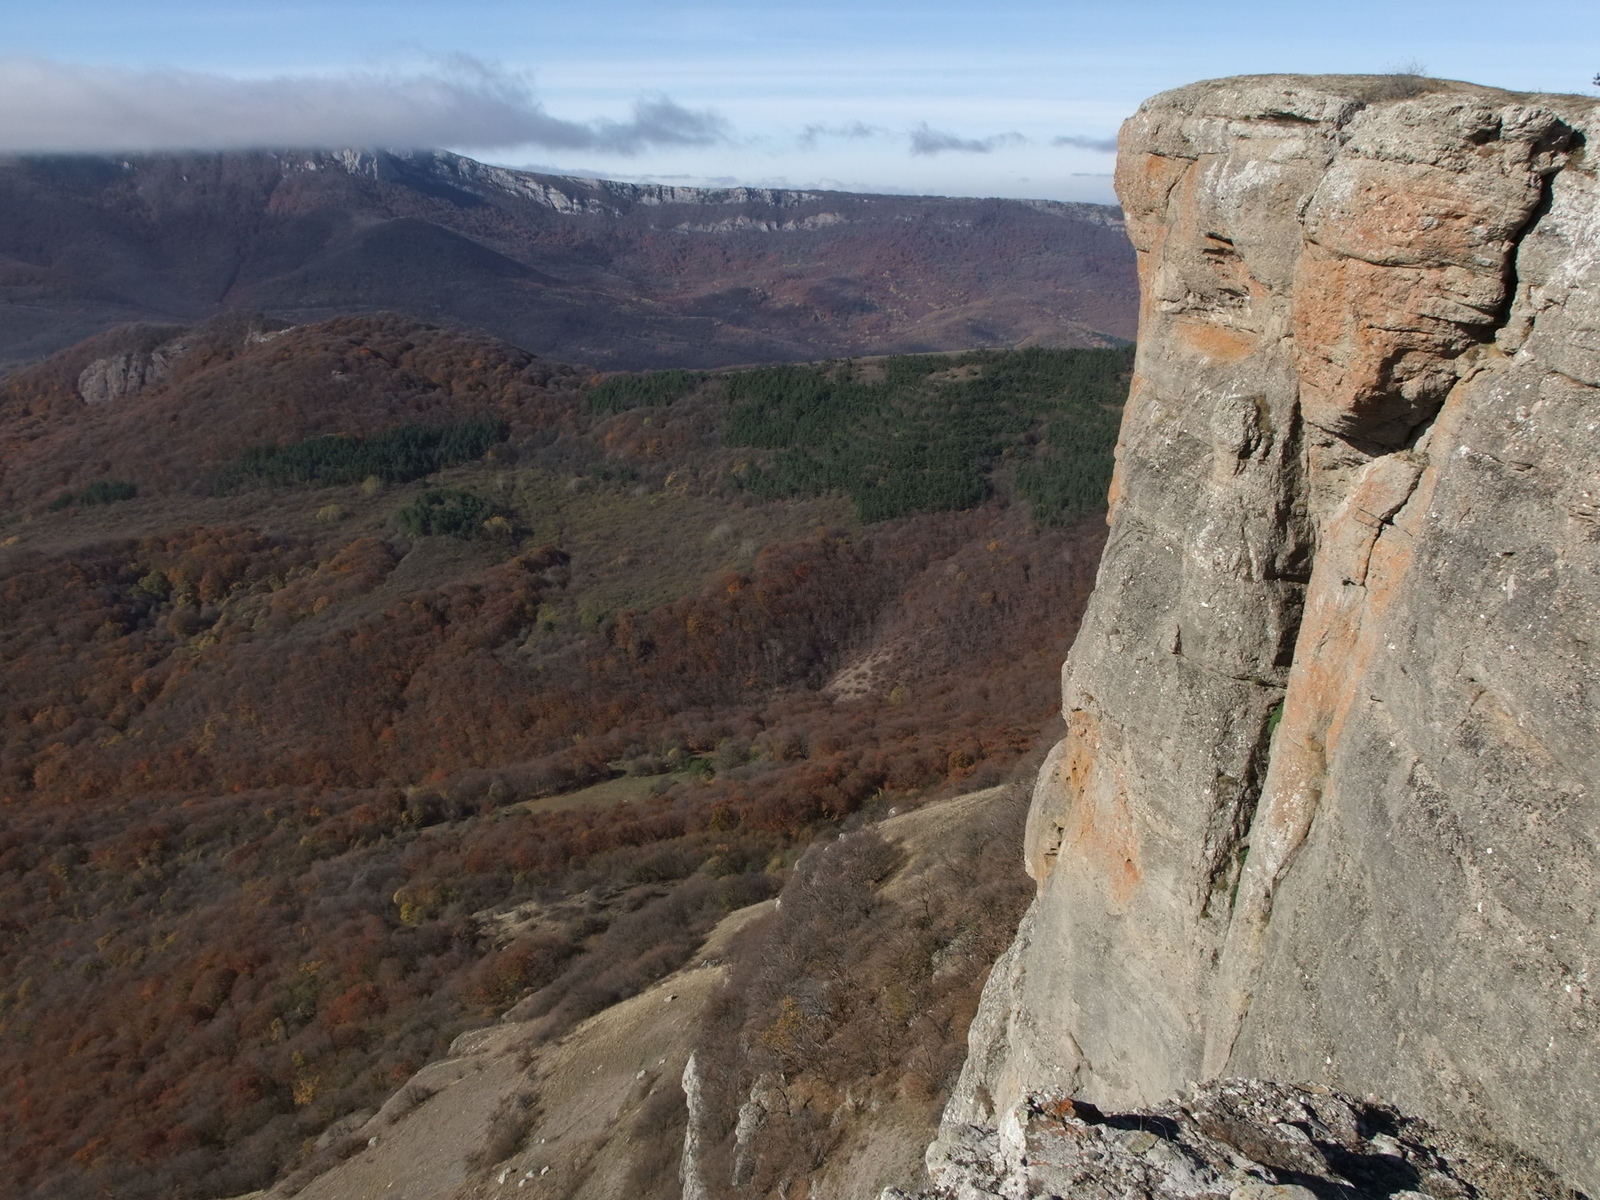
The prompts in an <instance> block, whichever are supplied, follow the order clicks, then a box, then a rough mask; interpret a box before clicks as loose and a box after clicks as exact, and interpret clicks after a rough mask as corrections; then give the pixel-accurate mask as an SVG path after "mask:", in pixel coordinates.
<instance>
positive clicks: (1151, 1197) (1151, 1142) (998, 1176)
mask: <svg viewBox="0 0 1600 1200" xmlns="http://www.w3.org/2000/svg"><path fill="white" fill-rule="evenodd" d="M972 1132H973V1133H974V1134H975V1136H969V1137H968V1138H967V1139H966V1140H965V1141H964V1142H962V1143H960V1144H959V1145H951V1146H949V1147H947V1151H946V1154H945V1156H944V1158H943V1160H942V1161H941V1162H939V1163H936V1164H932V1165H933V1168H934V1176H935V1179H936V1180H937V1181H940V1182H943V1181H945V1180H947V1179H949V1178H950V1177H955V1178H957V1179H958V1180H959V1181H960V1182H962V1183H966V1184H967V1185H968V1186H969V1187H974V1191H973V1192H971V1193H968V1195H972V1194H976V1195H978V1196H981V1195H983V1194H984V1193H988V1194H990V1195H1000V1196H1005V1197H1008V1198H1013V1197H1014V1198H1016V1200H1023V1198H1025V1197H1034V1196H1055V1197H1060V1196H1071V1197H1116V1198H1118V1200H1123V1198H1133V1197H1138V1198H1140V1200H1146V1198H1148V1200H1196V1198H1198V1197H1218V1198H1220V1197H1224V1196H1226V1197H1228V1200H1317V1198H1318V1197H1328V1196H1337V1197H1339V1198H1340V1200H1358V1198H1360V1197H1363V1196H1385V1197H1392V1198H1394V1200H1425V1198H1426V1197H1430V1196H1431V1197H1435V1198H1436V1200H1466V1198H1467V1197H1472V1196H1486V1197H1487V1196H1492V1197H1496V1200H1523V1198H1526V1200H1534V1198H1535V1197H1538V1198H1539V1200H1578V1197H1577V1196H1576V1195H1575V1194H1574V1193H1572V1192H1571V1191H1570V1190H1568V1189H1567V1188H1565V1187H1563V1186H1562V1185H1561V1183H1560V1182H1559V1181H1558V1180H1557V1179H1555V1178H1554V1177H1553V1176H1551V1175H1550V1174H1549V1173H1548V1172H1547V1171H1545V1170H1544V1169H1542V1168H1541V1167H1540V1166H1539V1165H1538V1164H1537V1163H1535V1162H1533V1161H1531V1160H1529V1159H1527V1158H1526V1157H1525V1156H1522V1155H1519V1154H1517V1153H1516V1152H1515V1151H1508V1150H1507V1149H1505V1148H1503V1147H1502V1148H1492V1147H1488V1146H1485V1145H1482V1144H1474V1143H1473V1142H1472V1141H1471V1140H1469V1139H1465V1138H1462V1137H1460V1136H1458V1135H1453V1134H1451V1133H1448V1132H1445V1131H1442V1130H1438V1129H1434V1128H1432V1127H1430V1126H1429V1125H1428V1123H1427V1122H1425V1121H1419V1120H1417V1119H1415V1118H1413V1117H1408V1116H1406V1115H1404V1114H1402V1113H1400V1112H1398V1111H1397V1110H1395V1109H1393V1108H1391V1107H1388V1106H1387V1105H1382V1104H1376V1103H1373V1102H1371V1101H1361V1100H1357V1099H1356V1098H1355V1097H1353V1096H1347V1095H1343V1094H1341V1093H1339V1092H1337V1091H1335V1090H1334V1089H1332V1088H1330V1087H1326V1086H1322V1085H1317V1084H1312V1085H1309V1086H1306V1087H1296V1086H1290V1085H1284V1084H1276V1083H1263V1082H1261V1081H1259V1080H1246V1079H1228V1080H1213V1081H1212V1082H1210V1083H1207V1084H1205V1085H1204V1086H1201V1087H1196V1088H1193V1089H1191V1090H1190V1092H1189V1093H1188V1094H1187V1095H1185V1096H1184V1097H1183V1098H1182V1099H1181V1100H1169V1101H1167V1102H1165V1103H1163V1104H1160V1105H1157V1106H1155V1107H1153V1108H1146V1109H1139V1110H1137V1111H1134V1112H1120V1113H1102V1112H1101V1111H1100V1110H1099V1109H1098V1108H1096V1107H1095V1106H1094V1105H1092V1104H1088V1103H1086V1102H1084V1101H1072V1100H1066V1099H1053V1100H1052V1099H1044V1098H1039V1097H1035V1098H1032V1099H1030V1100H1029V1101H1027V1102H1026V1103H1025V1104H1022V1105H1019V1106H1018V1107H1017V1108H1016V1109H1014V1110H1013V1111H1012V1112H1011V1113H1010V1114H1008V1117H1007V1119H1006V1121H1004V1122H1003V1123H1002V1125H1001V1128H1000V1129H999V1130H996V1131H972ZM974 1185H981V1186H974ZM882 1200H909V1197H908V1196H907V1194H906V1193H905V1192H902V1191H899V1190H898V1189H893V1188H891V1189H887V1190H886V1191H885V1192H884V1193H883V1197H882Z"/></svg>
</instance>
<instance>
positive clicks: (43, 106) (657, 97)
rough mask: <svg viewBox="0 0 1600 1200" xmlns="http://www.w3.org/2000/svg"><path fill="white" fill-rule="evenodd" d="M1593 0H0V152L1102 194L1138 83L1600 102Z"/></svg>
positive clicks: (1146, 89)
mask: <svg viewBox="0 0 1600 1200" xmlns="http://www.w3.org/2000/svg"><path fill="white" fill-rule="evenodd" d="M1595 15H1596V10H1595V6H1594V3H1593V0H1587V2H1585V3H1576V2H1570V0H1548V2H1533V3H1523V4H1520V5H1518V6H1516V7H1515V8H1512V7H1509V6H1507V5H1505V4H1504V3H1497V4H1494V5H1490V4H1487V3H1480V2H1479V0H1458V2H1455V3H1436V2H1433V0H1427V2H1411V3H1407V2H1405V0H1390V2H1388V3H1373V2H1370V0H1348V2H1346V3H1341V4H1328V3H1310V4H1299V5H1294V4H1284V3H1281V2H1280V3H1273V4H1268V3H1253V2H1239V3H1212V4H1204V3H1190V4H1181V3H1168V2H1160V0H1133V2H1124V3H1120V4H1104V3H1100V4H1086V3H1079V2H1077V0H1065V2H1059V3H1054V4H1044V3H1023V2H1012V3H1006V2H1003V0H1002V2H999V3H989V4H986V5H985V4H978V3H963V4H956V3H947V2H945V0H933V2H923V3H918V4H910V3H885V2H882V0H859V2H856V3H841V2H837V0H829V2H827V3H791V4H788V5H783V4H773V3H770V2H769V3H765V4H763V3H759V2H755V0H744V2H741V3H727V2H723V0H699V2H693V3H672V2H671V0H656V2H655V3H637V2H631V0H629V2H623V0H588V2H584V0H564V2H563V3H547V2H545V0H536V2H529V0H521V2H516V3H513V2H510V0H464V2H460V3H455V4H450V5H444V4H433V3H421V2H417V0H385V2H384V3H375V2H371V0H359V2H355V0H350V2H343V3H295V2H292V0H291V2H289V3H281V4H274V5H270V6H268V5H255V4H248V3H234V4H223V3H219V2H217V0H208V2H206V3H200V2H198V0H167V2H165V3H139V2H137V0H120V2H110V0H51V2H49V3H44V2H39V0H7V3H6V5H5V11H4V16H3V19H0V150H7V149H8V150H23V151H27V150H88V149H101V150H131V149H139V148H143V147H157V146H159V147H171V146H176V145H194V146H199V147H202V148H206V147H221V146H227V145H242V144H263V143H273V142H277V143H282V142H285V141H292V142H294V143H296V144H302V145H309V144H312V143H321V144H347V143H353V142H369V143H375V144H384V145H397V144H400V143H401V142H402V140H408V141H414V142H417V143H419V144H420V143H422V142H426V143H429V144H444V145H449V146H451V147H452V148H454V149H459V150H462V151H463V152H465V153H470V154H473V155H474V156H475V157H479V158H483V159H486V160H489V161H494V162H500V163H505V164H507V165H511V166H533V167H537V168H539V169H546V170H562V171H576V172H584V173H592V174H600V175H606V176H610V177H614V178H629V179H655V180H668V181H677V182H684V183H696V184H704V183H729V182H738V183H756V184H772V185H778V186H808V187H809V186H829V187H845V188H850V189H854V190H883V191H912V192H934V193H941V194H950V195H1003V196H1025V197H1045V198H1054V199H1084V200H1110V199H1111V193H1110V180H1109V172H1110V170H1111V165H1112V156H1111V155H1110V154H1109V153H1107V152H1106V151H1105V150H1104V149H1101V148H1100V146H1102V145H1103V144H1104V143H1105V142H1106V140H1107V139H1109V138H1111V137H1113V136H1114V135H1115V133H1116V129H1117V126H1118V124H1119V123H1120V122H1121V121H1122V119H1123V118H1124V117H1125V116H1127V115H1128V113H1130V112H1131V111H1132V110H1133V109H1134V108H1135V107H1136V106H1137V104H1138V102H1139V101H1140V100H1141V99H1142V98H1143V97H1145V96H1147V95H1150V94H1153V93H1155V92H1158V91H1161V90H1163V89H1165V88H1169V87H1173V86H1176V85H1178V84H1181V83H1185V82H1188V81H1190V80H1194V79H1203V78H1210V77H1215V76H1220V75H1231V74H1240V73H1253V72H1264V71H1306V72H1318V71H1341V72H1368V71H1383V70H1386V69H1391V68H1393V67H1395V66H1397V65H1400V64H1402V63H1407V62H1414V63H1420V64H1423V65H1424V66H1426V68H1427V69H1428V70H1429V71H1430V72H1431V73H1433V74H1436V75H1441V76H1446V77H1450V78H1464V79H1472V80H1474V81H1477V82H1481V83H1490V84H1496V85H1499V86H1504V87H1510V88H1517V89H1527V90H1550V91H1579V92H1581V91H1590V92H1592V89H1591V88H1590V87H1589V81H1590V80H1591V79H1592V78H1593V76H1594V75H1595V73H1596V71H1600V36H1597V35H1596V33H1595V29H1596V23H1595Z"/></svg>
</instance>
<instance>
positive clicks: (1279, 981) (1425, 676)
mask: <svg viewBox="0 0 1600 1200" xmlns="http://www.w3.org/2000/svg"><path fill="white" fill-rule="evenodd" d="M1402 82H1403V81H1402ZM1397 93H1398V94H1397ZM1405 93H1411V94H1405ZM1597 134H1600V115H1597V111H1596V104H1595V103H1594V102H1593V101H1589V100H1585V99H1582V98H1579V97H1570V96H1527V95H1513V94H1509V93H1505V92H1498V91H1492V90H1489V89H1484V88H1478V87H1472V86H1469V85H1465V84H1447V83H1441V82H1436V81H1410V83H1409V85H1407V86H1396V81H1394V80H1389V79H1384V78H1373V77H1320V78H1298V77H1294V78H1291V77H1259V78H1246V79H1234V80H1224V81H1220V82H1212V83H1204V84H1197V85H1194V86H1191V87H1188V88H1183V89H1179V90H1177V91H1174V92H1169V93H1166V94H1164V95H1161V96H1158V97H1156V98H1155V99H1153V100H1150V101H1148V102H1147V103H1146V104H1144V105H1143V106H1142V107H1141V108H1140V110H1139V112H1138V113H1137V114H1136V115H1135V116H1134V117H1132V118H1131V119H1130V120H1129V121H1128V123H1127V124H1126V125H1125V126H1124V128H1123V132H1122V141H1121V153H1120V157H1119V162H1118V170H1117V183H1118V191H1119V194H1120V196H1121V198H1122V201H1123V206H1124V209H1125V211H1126V214H1127V218H1128V229H1129V233H1130V236H1131V237H1132V239H1133V242H1134V245H1135V247H1136V249H1137V251H1138V256H1139V271H1140V280H1141V287H1142V301H1141V313H1140V336H1139V358H1138V366H1137V375H1136V378H1135V381H1134V384H1133V389H1132V394H1131V397H1130V400H1129V403H1128V407H1127V410H1126V416H1125V419H1124V424H1123V429H1122V438H1121V444H1120V448H1119V452H1118V454H1119V462H1118V471H1117V476H1116V479H1115V481H1114V482H1113V485H1112V515H1111V534H1110V541H1109V543H1108V546H1107V549H1106V552H1105V557H1104V560H1103V562H1102V564H1101V568H1100V576H1099V582H1098V586H1097V590H1096V593H1095V596H1094V598H1093V600H1092V601H1091V604H1090V608H1089V612H1088V615H1087V617H1086V619H1085V621H1084V625H1083V629H1082V633H1081V635H1080V636H1079V638H1078V640H1077V644H1076V647H1075V648H1074V650H1073V652H1072V656H1071V658H1070V659H1069V660H1068V663H1067V665H1066V667H1065V670H1064V680H1063V704H1062V712H1063V714H1064V716H1065V719H1066V724H1067V735H1066V737H1065V739H1064V740H1063V741H1062V742H1061V743H1060V744H1059V745H1058V746H1057V747H1056V748H1055V750H1054V752H1053V753H1052V755H1051V757H1050V759H1049V760H1048V762H1047V763H1046V765H1045V768H1044V770H1043V771H1042V772H1041V775H1040V779H1039V783H1038V787H1037V790H1036V792H1035V796H1034V801H1033V809H1032V813H1031V816H1030V820H1029V831H1028V838H1027V857H1028V866H1029V870H1030V872H1031V873H1032V875H1033V877H1034V878H1035V880H1036V881H1037V882H1038V897H1037V899H1036V901H1035V903H1034V905H1033V908H1032V909H1031V910H1030V912H1029V914H1028V916H1027V918H1026V919H1025V920H1024V922H1023V924H1022V927H1021V929H1020V930H1019V933H1018V938H1017V942H1016V944H1015V945H1014V946H1013V948H1012V949H1011V951H1010V952H1009V953H1008V955H1007V956H1006V957H1005V958H1004V959H1003V960H1002V961H1001V963H1000V964H999V965H998V966H997V967H996V969H995V971H994V974H993V976H992V977H991V979H990V983H989V986H988V989H987V991H986V993H985V1000H984V1007H983V1010H982V1011H981V1012H980V1014H979V1016H978V1019H977V1021H976V1022H975V1023H974V1026H973V1031H972V1035H971V1042H972V1054H971V1057H970V1059H969V1061H968V1064H967V1067H966V1070H965V1072H964V1074H963V1078H962V1081H961V1085H960V1087H959V1089H958V1091H957V1093H956V1094H955V1096H954V1097H953V1099H952V1101H951V1103H950V1106H949V1108H948V1109H947V1111H946V1115H945V1127H944V1133H943V1134H942V1135H941V1141H940V1142H938V1143H936V1144H935V1146H934V1147H933V1148H932V1149H931V1150H930V1158H929V1162H930V1168H931V1169H934V1168H938V1169H945V1170H946V1175H945V1180H946V1182H947V1183H949V1184H950V1185H951V1186H952V1187H956V1188H957V1190H959V1187H960V1186H965V1187H968V1188H971V1189H976V1190H974V1191H970V1192H969V1193H968V1194H972V1195H982V1194H985V1193H986V1192H989V1191H991V1190H992V1189H991V1188H990V1187H989V1186H988V1185H987V1184H985V1183H984V1182H983V1180H982V1179H981V1178H979V1177H978V1176H977V1175H971V1176H968V1177H962V1176H961V1173H960V1171H959V1170H955V1167H954V1164H956V1163H957V1161H958V1160H959V1159H960V1158H961V1156H962V1154H963V1153H964V1152H963V1151H961V1150H960V1147H961V1146H962V1145H966V1144H970V1143H971V1139H972V1138H973V1137H978V1138H980V1140H981V1138H982V1137H985V1136H989V1135H990V1134H993V1133H994V1131H996V1130H1000V1129H1003V1128H1004V1127H1006V1124H1007V1122H1008V1121H1009V1122H1011V1123H1012V1124H1015V1123H1016V1121H1017V1120H1018V1119H1019V1118H1018V1116H1017V1114H1019V1113H1023V1112H1024V1111H1026V1110H1028V1106H1030V1105H1032V1106H1034V1107H1035V1108H1037V1107H1038V1106H1039V1105H1041V1104H1044V1103H1047V1102H1049V1099H1050V1098H1052V1097H1054V1098H1063V1097H1077V1098H1080V1099H1082V1100H1085V1101H1089V1102H1093V1103H1096V1104H1100V1105H1101V1106H1102V1107H1123V1108H1127V1107H1132V1106H1138V1105H1153V1104H1156V1103H1158V1102H1160V1101H1161V1100H1162V1099H1163V1098H1164V1097H1168V1096H1172V1095H1175V1094H1177V1093H1179V1092H1180V1091H1181V1090H1182V1089H1183V1088H1184V1086H1185V1084H1186V1082H1187V1081H1190V1080H1205V1079H1216V1078H1221V1077H1231V1076H1241V1077H1242V1076H1248V1077H1255V1078H1263V1079H1280V1080H1297V1081H1302V1082H1303V1083H1306V1084H1308V1085H1310V1084H1315V1085H1317V1086H1323V1087H1337V1088H1342V1089H1344V1090H1346V1091H1349V1092H1353V1093H1356V1094H1367V1093H1376V1094H1378V1095H1381V1096H1383V1097H1384V1098H1385V1099H1386V1100H1390V1101H1393V1102H1396V1103H1398V1104H1399V1105H1400V1106H1402V1107H1403V1108H1404V1109H1406V1110H1407V1111H1410V1112H1415V1113H1418V1114H1420V1115H1421V1116H1423V1117H1426V1118H1428V1119H1430V1120H1432V1121H1434V1122H1436V1123H1438V1124H1440V1125H1443V1126H1446V1127H1451V1128H1456V1129H1461V1130H1465V1131H1467V1132H1469V1133H1471V1134H1473V1135H1475V1136H1479V1137H1484V1138H1488V1139H1491V1140H1494V1141H1497V1142H1504V1143H1509V1144H1512V1145H1515V1146H1517V1147H1519V1148H1520V1149H1521V1150H1523V1151H1526V1152H1528V1153H1530V1154H1532V1155H1534V1156H1536V1157H1537V1158H1539V1159H1540V1160H1542V1161H1543V1162H1545V1163H1547V1164H1549V1166H1550V1167H1551V1168H1553V1169H1554V1170H1555V1171H1556V1172H1557V1173H1558V1174H1559V1175H1560V1176H1561V1177H1562V1178H1563V1179H1565V1180H1566V1181H1567V1183H1569V1184H1571V1185H1573V1186H1577V1187H1580V1188H1583V1189H1585V1190H1587V1191H1589V1192H1591V1193H1592V1192H1595V1191H1597V1190H1600V1088H1597V1087H1596V1080H1597V1079H1600V1024H1597V1023H1600V1005H1597V1003H1596V999H1597V998H1596V990H1595V981H1594V979H1593V978H1592V976H1593V973H1594V971H1595V969H1596V967H1597V966H1600V962H1597V959H1600V925H1597V907H1600V881H1597V875H1596V871H1595V856H1596V851H1597V841H1600V832H1597V831H1600V804H1597V800H1596V796H1595V783H1596V780H1597V778H1600V729H1597V717H1596V714H1597V713H1600V670H1597V667H1596V661H1595V646H1596V644H1597V642H1600V432H1597V431H1600V191H1597V185H1596V178H1595V174H1594V162H1593V159H1592V158H1590V157H1586V154H1585V147H1586V144H1587V141H1588V140H1590V139H1593V138H1594V137H1595V136H1596V135H1597ZM1016 1153H1017V1155H1022V1156H1024V1157H1025V1154H1024V1152H1023V1151H1021V1150H1018V1151H1017V1152H1016ZM1012 1166H1013V1167H1014V1168H1015V1169H1016V1170H1018V1171H1020V1170H1022V1168H1021V1165H1020V1160H1019V1161H1018V1162H1016V1163H1013V1164H1012ZM950 1170H955V1174H953V1175H952V1174H950V1173H949V1172H950ZM936 1173H937V1172H936ZM1002 1174H1003V1172H1002ZM961 1178H965V1183H964V1184H963V1183H961V1182H960V1180H961ZM1019 1178H1020V1176H1019ZM1007 1194H1010V1193H1007ZM1017 1194H1019V1195H1020V1194H1034V1193H1031V1192H1028V1191H1027V1190H1026V1189H1024V1190H1023V1191H1022V1192H1019V1193H1017Z"/></svg>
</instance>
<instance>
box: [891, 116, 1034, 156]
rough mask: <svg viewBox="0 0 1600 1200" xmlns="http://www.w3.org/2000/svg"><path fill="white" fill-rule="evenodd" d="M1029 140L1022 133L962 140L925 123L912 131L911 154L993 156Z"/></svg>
mask: <svg viewBox="0 0 1600 1200" xmlns="http://www.w3.org/2000/svg"><path fill="white" fill-rule="evenodd" d="M1027 140H1028V139H1027V138H1025V137H1023V136H1022V135H1021V134H1020V133H997V134H994V135H993V136H992V137H986V138H962V137H957V136H956V135H955V134H953V133H945V132H943V131H942V130H938V129H930V128H929V127H928V123H927V122H926V121H924V122H923V123H922V124H921V125H918V126H917V127H916V128H915V129H913V130H912V131H911V153H913V154H943V153H944V152H945V151H947V150H954V151H956V152H958V153H961V154H991V153H993V152H994V151H996V150H998V149H1000V148H1001V147H1002V146H1019V145H1021V144H1022V143H1023V142H1025V141H1027Z"/></svg>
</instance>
